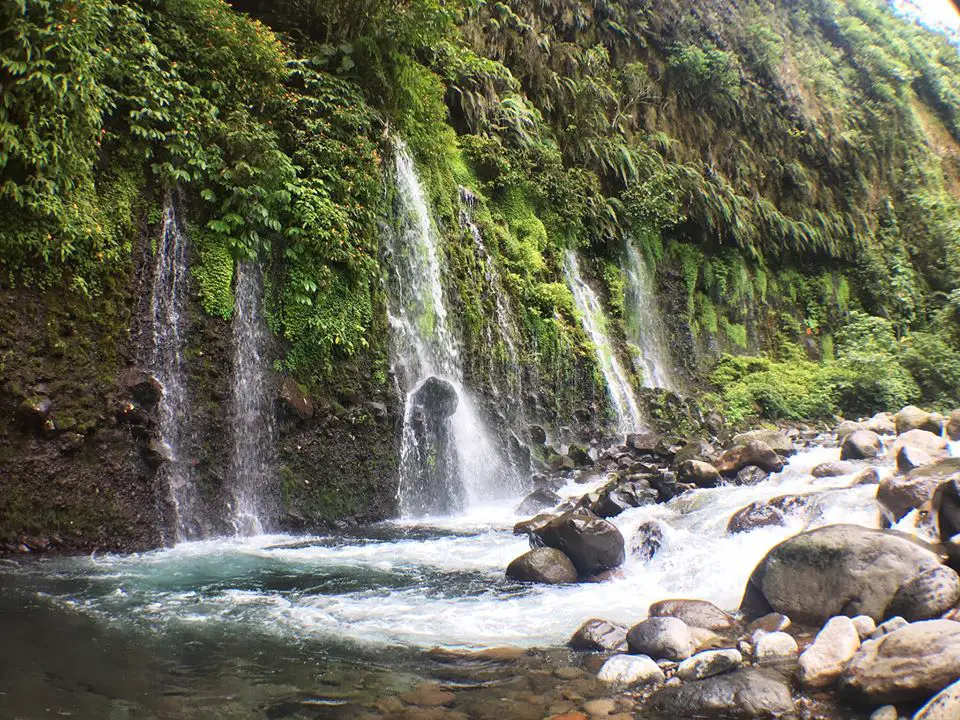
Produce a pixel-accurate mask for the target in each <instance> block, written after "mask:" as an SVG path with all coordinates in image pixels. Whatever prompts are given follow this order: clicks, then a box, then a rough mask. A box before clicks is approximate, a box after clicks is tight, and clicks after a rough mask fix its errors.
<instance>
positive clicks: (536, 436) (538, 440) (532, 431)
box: [527, 425, 547, 445]
mask: <svg viewBox="0 0 960 720" xmlns="http://www.w3.org/2000/svg"><path fill="white" fill-rule="evenodd" d="M527 437H529V438H530V442H531V443H533V444H534V445H543V444H545V443H546V442H547V431H546V430H544V429H543V428H542V427H540V426H539V425H531V426H530V427H528V428H527Z"/></svg>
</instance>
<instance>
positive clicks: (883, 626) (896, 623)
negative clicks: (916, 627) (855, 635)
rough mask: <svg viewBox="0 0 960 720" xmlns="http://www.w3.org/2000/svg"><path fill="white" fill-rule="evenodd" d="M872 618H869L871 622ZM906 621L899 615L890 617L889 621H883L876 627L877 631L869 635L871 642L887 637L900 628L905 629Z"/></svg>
mask: <svg viewBox="0 0 960 720" xmlns="http://www.w3.org/2000/svg"><path fill="white" fill-rule="evenodd" d="M872 619H873V618H871V620H872ZM909 624H910V623H908V622H907V621H906V620H904V619H903V618H902V617H900V616H899V615H898V616H897V617H892V618H890V619H889V620H884V621H883V622H882V623H880V624H879V625H877V629H876V630H874V631H873V632H872V633H870V639H871V640H879V639H880V638H882V637H883V636H884V635H889V634H890V633H892V632H896V631H897V630H899V629H900V628H905V627H906V626H907V625H909Z"/></svg>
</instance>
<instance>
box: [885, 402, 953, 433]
mask: <svg viewBox="0 0 960 720" xmlns="http://www.w3.org/2000/svg"><path fill="white" fill-rule="evenodd" d="M893 423H894V425H895V426H896V428H897V435H900V434H901V433H905V432H909V431H910V430H926V431H928V432H932V433H933V434H934V435H940V434H941V433H942V432H943V420H942V418H940V417H939V416H933V415H931V414H930V413H928V412H927V411H926V410H921V409H920V408H918V407H915V406H913V405H907V406H906V407H905V408H903V410H901V411H900V412H898V413H897V414H896V415H894V416H893Z"/></svg>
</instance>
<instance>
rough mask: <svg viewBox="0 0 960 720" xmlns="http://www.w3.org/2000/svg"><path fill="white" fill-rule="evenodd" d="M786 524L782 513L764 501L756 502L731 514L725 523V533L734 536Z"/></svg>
mask: <svg viewBox="0 0 960 720" xmlns="http://www.w3.org/2000/svg"><path fill="white" fill-rule="evenodd" d="M786 524H787V520H786V517H784V514H783V512H781V511H780V510H778V509H777V508H775V507H774V506H773V505H770V504H769V503H768V502H766V501H765V500H757V501H756V502H752V503H750V504H749V505H747V506H746V507H745V508H741V509H740V510H737V512H735V513H734V514H733V516H732V517H731V518H730V521H729V522H728V523H727V532H728V533H729V534H731V535H734V534H736V533H744V532H750V531H751V530H756V529H757V528H762V527H771V526H774V525H786Z"/></svg>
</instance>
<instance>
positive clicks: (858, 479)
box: [850, 467, 880, 487]
mask: <svg viewBox="0 0 960 720" xmlns="http://www.w3.org/2000/svg"><path fill="white" fill-rule="evenodd" d="M879 482H880V473H879V472H877V469H876V468H872V467H871V468H864V469H863V470H861V471H860V472H858V473H857V474H856V475H854V476H853V479H851V480H850V487H857V486H858V485H877V484H878V483H879Z"/></svg>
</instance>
